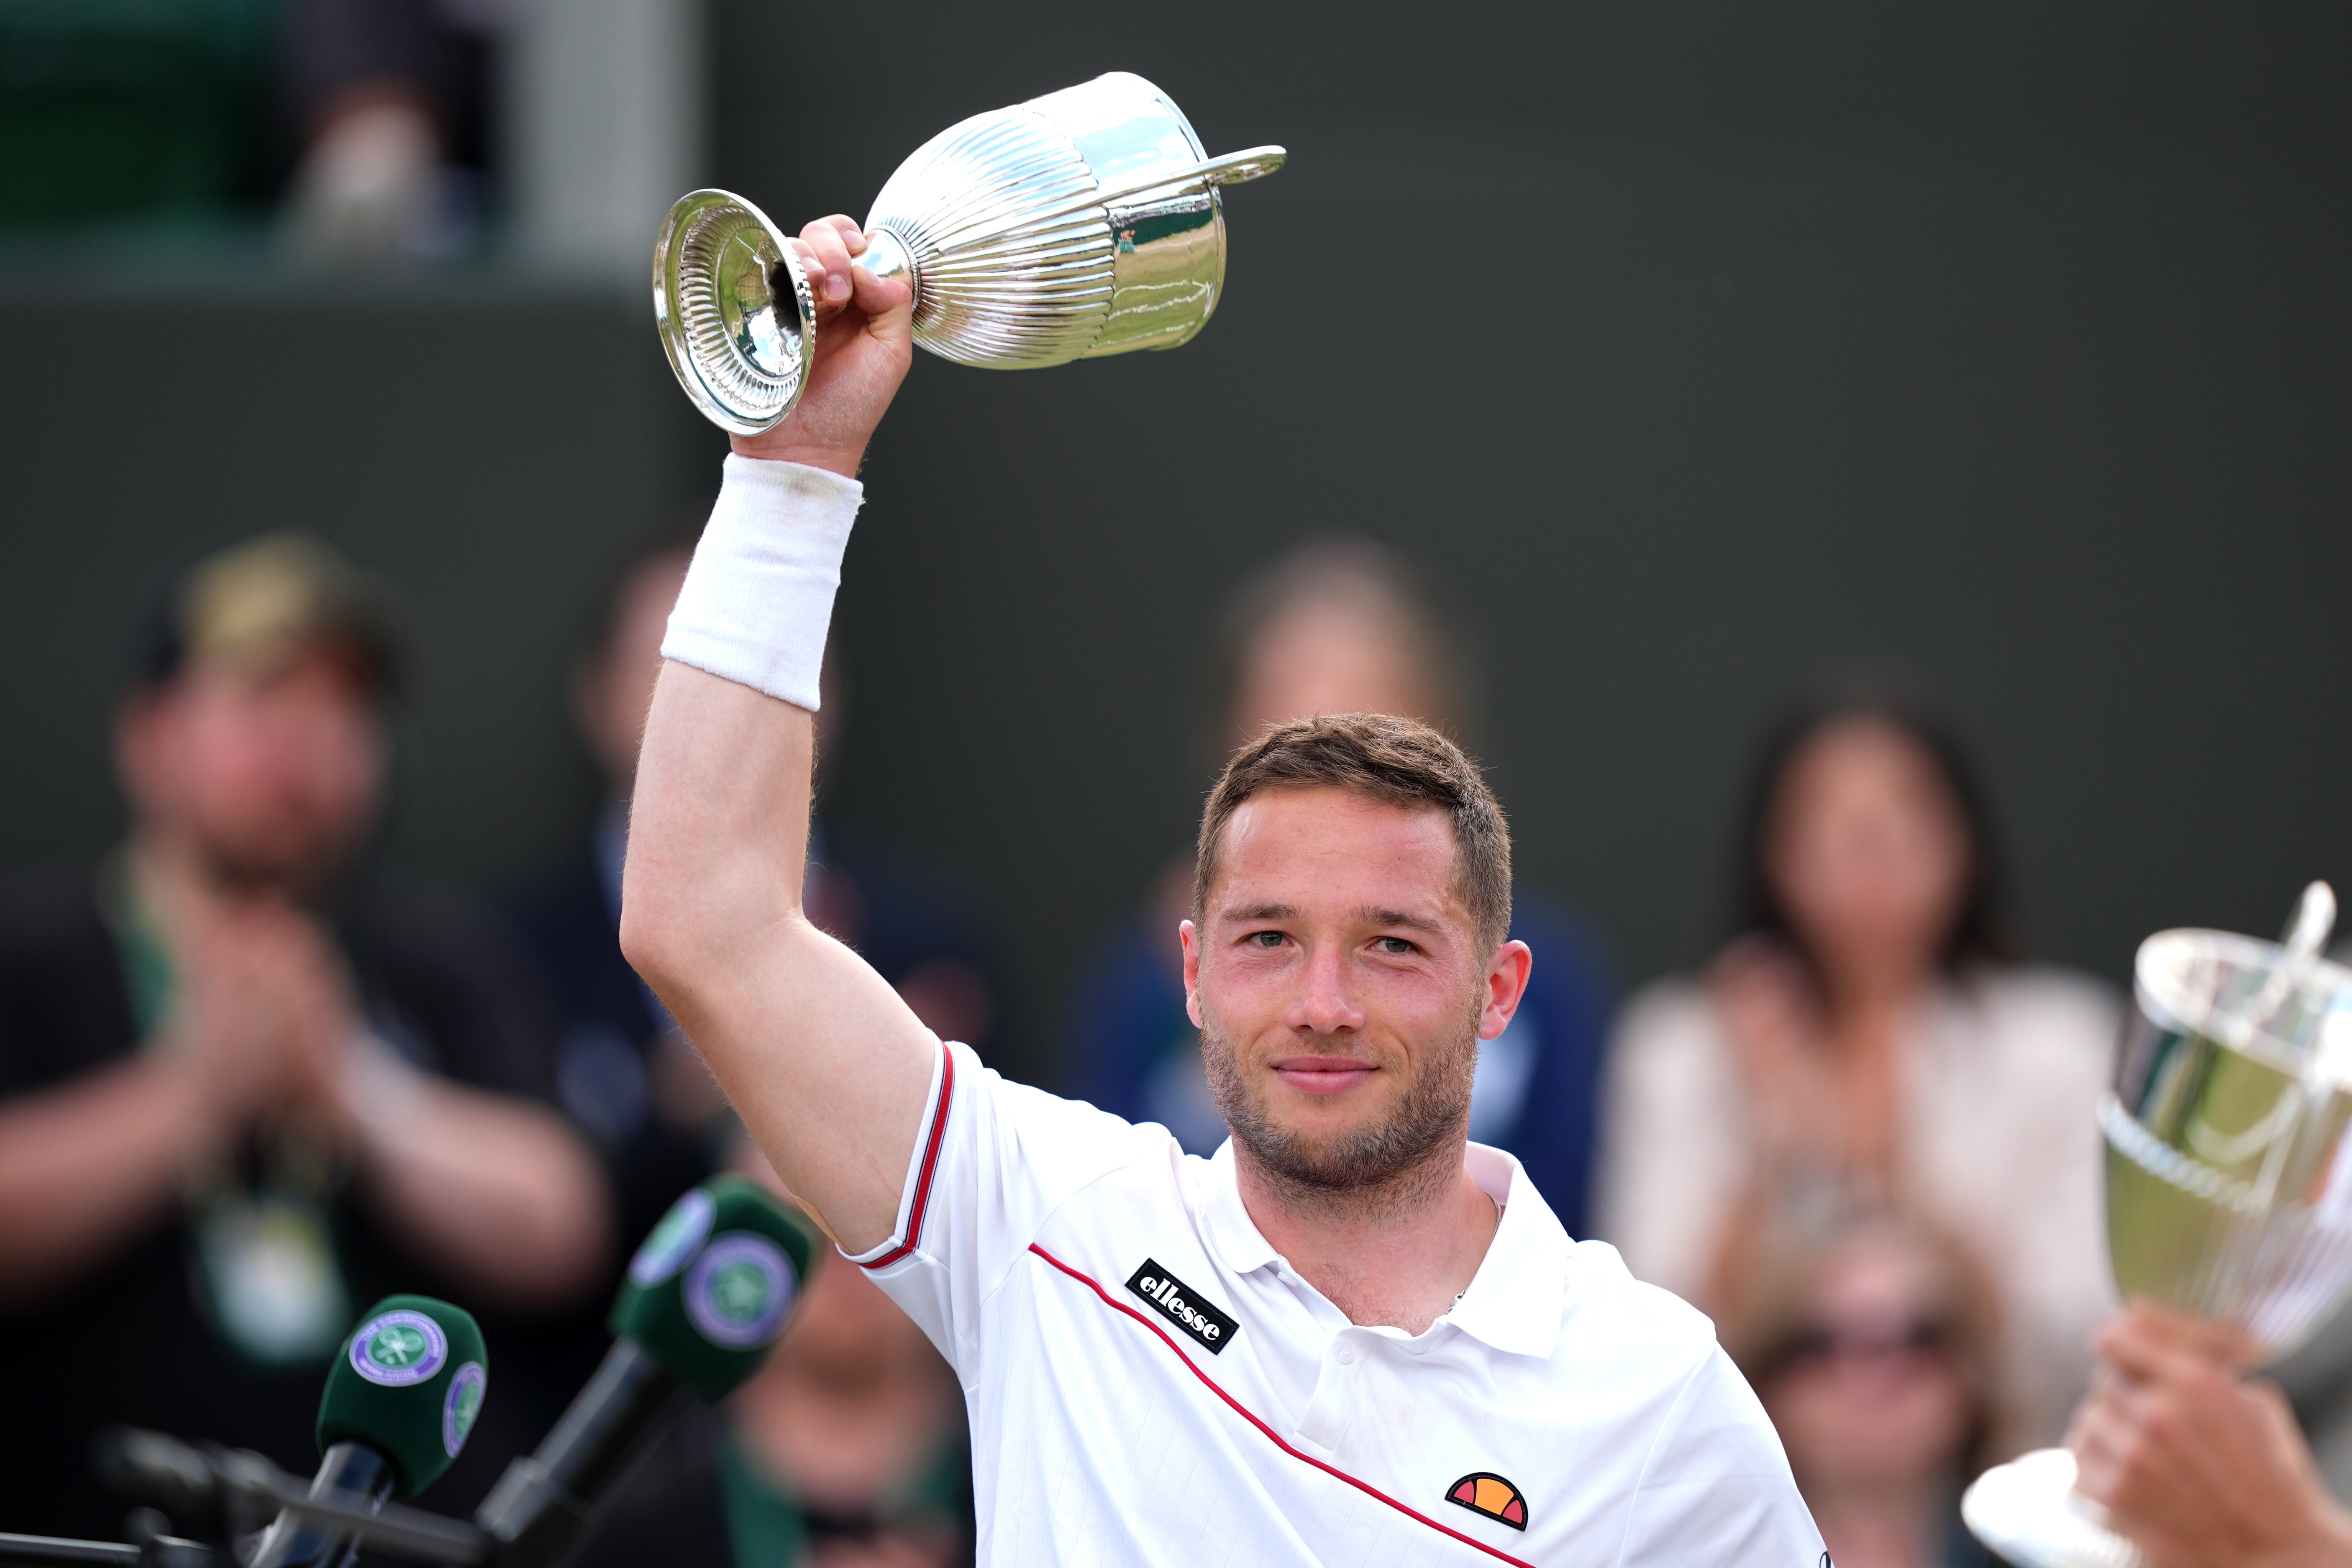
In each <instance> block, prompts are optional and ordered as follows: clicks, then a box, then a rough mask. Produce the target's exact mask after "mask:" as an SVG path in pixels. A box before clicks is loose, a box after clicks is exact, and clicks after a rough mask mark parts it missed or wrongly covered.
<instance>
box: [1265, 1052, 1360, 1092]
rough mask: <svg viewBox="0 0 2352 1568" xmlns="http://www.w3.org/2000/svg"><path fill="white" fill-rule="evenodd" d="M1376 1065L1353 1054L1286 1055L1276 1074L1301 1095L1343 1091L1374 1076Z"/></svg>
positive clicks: (1276, 1064) (1277, 1062) (1275, 1070)
mask: <svg viewBox="0 0 2352 1568" xmlns="http://www.w3.org/2000/svg"><path fill="white" fill-rule="evenodd" d="M1373 1070H1374V1069H1373V1068H1372V1067H1371V1064H1370V1063H1369V1062H1362V1061H1359V1060H1357V1059H1356V1058H1353V1057H1285V1058H1282V1059H1280V1060H1279V1061H1276V1063H1275V1064H1274V1076H1275V1077H1276V1078H1278V1079H1281V1080H1282V1081H1283V1082H1285V1083H1286V1084H1288V1085H1289V1086H1290V1087H1291V1088H1293V1089H1297V1090H1298V1091H1299V1092H1300V1093H1301V1094H1341V1093H1344V1092H1346V1091H1347V1090H1349V1089H1354V1088H1356V1087H1357V1086H1358V1085H1360V1084H1362V1083H1365V1082H1367V1081H1368V1080H1370V1078H1371V1076H1372V1073H1373Z"/></svg>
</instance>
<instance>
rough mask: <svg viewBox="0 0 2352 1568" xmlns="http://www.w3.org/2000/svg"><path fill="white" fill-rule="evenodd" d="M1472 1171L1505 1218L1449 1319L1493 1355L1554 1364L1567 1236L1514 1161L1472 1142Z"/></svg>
mask: <svg viewBox="0 0 2352 1568" xmlns="http://www.w3.org/2000/svg"><path fill="white" fill-rule="evenodd" d="M1469 1165H1470V1179H1471V1180H1472V1181H1475V1182H1476V1183H1477V1184H1478V1185H1479V1187H1480V1188H1481V1189H1482V1190H1484V1191H1485V1193H1486V1195H1487V1196H1489V1197H1491V1198H1493V1199H1494V1200H1495V1201H1496V1202H1497V1203H1499V1204H1501V1205H1503V1217H1502V1221H1501V1223H1500V1224H1498V1225H1496V1227H1495V1239H1494V1240H1493V1241H1492V1242H1491V1243H1489V1244H1488V1245H1487V1247H1486V1257H1485V1258H1482V1259H1480V1260H1479V1264H1478V1272H1477V1273H1476V1274H1475V1275H1473V1276H1472V1277H1471V1279H1470V1289H1467V1290H1465V1291H1464V1292H1462V1300H1459V1301H1456V1302H1455V1303H1454V1310H1452V1311H1451V1312H1449V1313H1447V1314H1446V1321H1448V1322H1451V1323H1452V1324H1453V1325H1454V1327H1455V1328H1457V1329H1460V1330H1461V1331H1463V1332H1464V1333H1465V1334H1468V1335H1469V1336H1470V1337H1471V1338H1473V1339H1475V1340H1478V1341H1480V1342H1484V1343H1486V1344H1487V1345H1490V1346H1492V1347H1493V1348H1495V1349H1496V1350H1498V1351H1507V1352H1510V1353H1512V1354H1514V1355H1531V1356H1538V1357H1542V1358H1544V1359H1546V1360H1549V1358H1550V1356H1551V1352H1552V1348H1553V1347H1554V1346H1555V1345H1557V1344H1558V1343H1559V1321H1560V1315H1561V1313H1562V1311H1563V1310H1565V1308H1566V1305H1567V1299H1568V1249H1569V1246H1570V1242H1569V1239H1568V1231H1567V1229H1566V1227H1564V1226H1561V1224H1560V1223H1559V1218H1558V1216H1556V1215H1553V1213H1552V1212H1551V1205H1549V1204H1547V1203H1545V1202H1544V1201H1543V1194H1540V1193H1538V1192H1537V1191H1536V1184H1534V1183H1533V1182H1531V1181H1529V1180H1528V1173H1527V1172H1526V1170H1525V1169H1523V1168H1522V1167H1521V1166H1520V1164H1519V1163H1518V1161H1517V1160H1516V1159H1514V1158H1513V1157H1512V1156H1511V1155H1509V1154H1507V1153H1505V1152H1503V1151H1502V1150H1500V1149H1490V1148H1488V1147H1487V1146H1486V1144H1484V1143H1473V1144H1471V1145H1470V1149H1469Z"/></svg>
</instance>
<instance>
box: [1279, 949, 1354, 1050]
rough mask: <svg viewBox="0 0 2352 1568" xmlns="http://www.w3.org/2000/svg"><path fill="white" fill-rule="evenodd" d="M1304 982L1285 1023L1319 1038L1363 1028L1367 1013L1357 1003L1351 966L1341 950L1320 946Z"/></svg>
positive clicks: (1310, 960) (1311, 958) (1310, 959)
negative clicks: (1341, 1031) (1350, 976)
mask: <svg viewBox="0 0 2352 1568" xmlns="http://www.w3.org/2000/svg"><path fill="white" fill-rule="evenodd" d="M1304 979H1305V982H1306V984H1304V985H1303V986H1302V987H1301V989H1300V991H1299V994H1298V995H1297V997H1296V998H1295V999H1294V1000H1293V1001H1292V1002H1291V1004H1290V1016H1288V1017H1287V1018H1286V1019H1285V1020H1284V1022H1285V1023H1286V1024H1288V1025H1289V1026H1291V1027H1292V1028H1294V1029H1307V1030H1311V1031H1313V1032H1314V1033H1316V1034H1318V1035H1336V1034H1338V1033H1339V1031H1340V1030H1342V1029H1360V1028H1361V1027H1363V1025H1364V1010H1363V1008H1362V1007H1360V1006H1359V1005H1357V1003H1356V998H1355V994H1354V990H1353V988H1352V987H1351V986H1350V985H1349V973H1348V966H1347V964H1346V963H1345V962H1343V960H1342V957H1341V955H1340V954H1339V952H1337V951H1335V950H1333V949H1331V948H1328V947H1318V948H1317V949H1315V950H1314V951H1313V952H1310V953H1309V954H1308V956H1307V969H1306V973H1305V975H1304Z"/></svg>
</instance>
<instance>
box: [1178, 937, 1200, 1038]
mask: <svg viewBox="0 0 2352 1568" xmlns="http://www.w3.org/2000/svg"><path fill="white" fill-rule="evenodd" d="M1176 940H1177V941H1179V942H1182V943H1183V944H1184V1016H1186V1017H1188V1018H1190V1019H1192V1027H1194V1028H1196V1029H1199V1028H1204V1027H1206V1026H1205V1025H1203V1024H1202V1022H1201V932H1200V931H1199V929H1198V928H1197V927H1195V926H1194V925H1193V924H1192V921H1183V922H1182V923H1181V924H1180V925H1178V926H1177V928H1176Z"/></svg>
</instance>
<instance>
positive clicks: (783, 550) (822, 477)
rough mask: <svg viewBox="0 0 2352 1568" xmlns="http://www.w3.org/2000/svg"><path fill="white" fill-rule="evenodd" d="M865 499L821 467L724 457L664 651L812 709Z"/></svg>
mask: <svg viewBox="0 0 2352 1568" xmlns="http://www.w3.org/2000/svg"><path fill="white" fill-rule="evenodd" d="M865 495H866V487H865V486H863V485H861V484H859V483H858V482H857V481H856V479H843V478H842V477H841V476H840V475H838V474H829V473H827V472H825V471H824V469H823V468H804V467H803V466H802V465H800V464H798V463H776V462H767V461H763V460H761V459H760V458H741V457H730V458H728V459H727V479H726V482H725V483H724V484H722V485H721V486H720V487H719V502H718V504H717V505H716V506H714V507H712V508H711V509H710V521H709V524H708V525H706V526H705V527H704V529H703V531H702V542H700V543H699V544H697V545H696V546H695V547H694V563H693V564H692V565H691V566H689V567H688V568H687V573H686V585H685V586H684V587H683V588H681V589H679V590H678V595H677V606H676V607H675V608H673V609H672V610H671V611H670V613H669V632H668V635H667V636H666V637H663V638H662V657H663V658H672V659H676V660H677V662H678V663H680V664H690V665H692V666H694V668H697V669H707V670H709V672H710V673H711V674H713V675H717V676H722V677H724V678H725V679H729V680H732V681H736V682H739V683H740V684H741V685H744V686H749V687H751V688H752V689H755V690H759V691H764V692H766V693H767V694H768V695H769V696H771V697H778V698H782V700H784V701H786V702H790V703H792V704H793V706H795V707H798V708H805V709H807V710H809V711H810V712H812V713H814V712H815V711H816V708H817V672H818V670H819V669H820V668H822V666H823V665H824V633H825V627H826V626H828V625H829V624H830V623H831V622H832V620H833V595H834V590H835V589H836V588H838V587H840V586H841V556H842V552H843V551H845V550H846V549H847V548H848V547H849V525H850V524H851V523H852V522H854V521H856V518H857V507H858V503H859V502H860V501H861V500H864V499H865Z"/></svg>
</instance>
